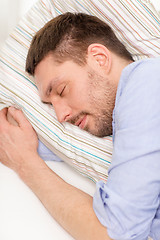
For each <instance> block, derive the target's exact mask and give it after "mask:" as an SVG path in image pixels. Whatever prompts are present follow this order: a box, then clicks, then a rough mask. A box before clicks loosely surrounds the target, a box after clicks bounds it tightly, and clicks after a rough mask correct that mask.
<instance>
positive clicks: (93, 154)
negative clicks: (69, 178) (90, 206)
mask: <svg viewBox="0 0 160 240" xmlns="http://www.w3.org/2000/svg"><path fill="white" fill-rule="evenodd" d="M0 92H1V94H2V95H3V96H5V97H7V98H9V99H10V100H12V101H13V102H15V103H16V104H17V105H18V106H20V104H19V103H17V101H16V100H15V99H13V98H12V97H9V96H7V95H6V94H4V93H3V92H2V91H0ZM20 107H21V108H22V109H25V111H26V112H28V114H29V115H31V116H32V117H33V118H35V119H36V121H38V122H39V123H40V124H42V125H43V126H44V127H45V128H47V129H48V130H49V131H50V132H52V134H54V135H55V136H56V137H57V138H58V139H59V140H60V141H61V142H63V143H65V144H67V145H69V146H72V147H73V148H75V149H77V150H79V151H81V152H84V153H86V154H88V155H91V156H92V157H95V158H98V159H100V160H102V161H104V162H107V163H109V164H110V162H109V161H107V160H105V159H103V158H100V157H98V156H96V155H94V154H92V153H90V152H87V151H85V150H83V149H81V148H79V147H76V146H75V145H72V144H71V143H69V142H67V141H65V140H63V139H62V138H60V137H59V136H58V135H57V134H56V133H55V132H53V131H52V130H51V129H50V128H48V127H47V126H46V125H45V124H44V123H42V122H41V121H40V120H39V119H37V118H36V117H35V116H34V115H33V114H32V113H31V112H29V111H28V110H27V109H26V108H24V107H22V106H20Z"/></svg>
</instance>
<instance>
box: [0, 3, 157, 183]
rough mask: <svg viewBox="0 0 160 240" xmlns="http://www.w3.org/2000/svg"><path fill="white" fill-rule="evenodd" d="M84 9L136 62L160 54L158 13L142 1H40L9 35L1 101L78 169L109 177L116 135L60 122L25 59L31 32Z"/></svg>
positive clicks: (0, 68) (0, 69)
mask: <svg viewBox="0 0 160 240" xmlns="http://www.w3.org/2000/svg"><path fill="white" fill-rule="evenodd" d="M66 11H71V12H85V13H88V14H92V15H96V16H97V17H99V18H101V19H102V20H104V21H105V22H107V23H108V24H109V25H110V26H111V27H112V28H113V29H114V31H115V33H116V34H117V36H118V37H119V39H120V40H121V41H122V42H123V43H124V44H125V46H126V47H127V49H128V50H129V51H130V52H131V53H132V54H133V56H134V58H135V60H136V59H141V58H144V57H156V56H158V55H159V53H160V37H159V36H160V17H159V16H158V13H157V12H156V11H155V9H154V8H153V6H152V5H151V4H150V3H149V1H142V0H134V1H133V0H117V1H115V0H108V1H105V0H92V1H91V0H79V1H77V0H76V1H75V0H65V1H63V4H62V1H59V0H39V1H38V2H37V3H36V4H35V5H34V6H33V7H32V9H31V10H30V11H29V12H28V13H27V15H26V16H25V17H24V18H23V19H22V20H21V21H20V23H19V24H18V26H17V27H16V28H15V29H14V31H13V33H12V34H11V35H10V37H9V38H8V40H7V41H6V44H5V46H4V48H3V49H2V51H1V56H0V103H1V106H10V105H15V106H16V107H19V108H20V109H22V110H23V112H24V113H25V115H26V117H27V118H28V119H29V121H30V122H31V123H32V125H33V127H34V128H35V130H36V131H37V133H38V136H39V139H40V140H41V141H42V142H43V143H44V144H45V145H46V146H47V147H48V148H49V149H51V150H52V151H53V152H54V153H55V154H57V156H59V157H60V158H62V159H63V160H64V161H66V162H67V163H68V164H70V165H71V166H73V167H74V168H75V169H76V170H77V171H79V172H80V173H82V174H84V175H85V176H87V177H89V178H91V179H92V180H93V181H95V182H96V181H99V180H103V181H106V179H107V174H108V167H109V165H110V162H111V155H112V138H111V137H106V138H97V137H94V136H92V135H90V134H88V133H86V132H84V131H82V130H80V129H79V128H77V127H75V126H72V125H70V124H67V123H65V124H60V123H59V122H58V121H57V119H56V117H55V113H54V110H53V108H52V107H51V106H46V105H44V104H43V103H42V102H41V101H40V98H39V95H38V91H37V88H36V86H35V84H34V81H33V79H32V78H31V77H30V76H28V75H27V74H26V73H25V71H24V69H25V59H26V55H27V51H28V48H29V45H30V42H31V39H32V37H33V35H34V34H35V33H36V32H37V31H38V30H39V29H40V28H41V27H42V26H43V25H44V24H45V23H46V22H47V21H49V20H50V19H51V18H53V17H55V16H57V15H59V14H60V13H64V12H66Z"/></svg>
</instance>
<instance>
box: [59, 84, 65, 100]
mask: <svg viewBox="0 0 160 240" xmlns="http://www.w3.org/2000/svg"><path fill="white" fill-rule="evenodd" d="M65 88H66V86H64V87H63V89H62V91H61V92H60V94H59V95H60V96H61V97H62V96H63V93H64V90H65Z"/></svg>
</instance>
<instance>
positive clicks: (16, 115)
mask: <svg viewBox="0 0 160 240" xmlns="http://www.w3.org/2000/svg"><path fill="white" fill-rule="evenodd" d="M8 115H10V116H11V117H12V118H13V119H14V121H16V123H17V124H18V126H19V127H23V126H24V125H28V124H29V122H28V120H27V119H26V117H25V116H24V114H23V113H22V111H21V110H19V109H16V108H14V107H9V108H8ZM17 124H14V125H17Z"/></svg>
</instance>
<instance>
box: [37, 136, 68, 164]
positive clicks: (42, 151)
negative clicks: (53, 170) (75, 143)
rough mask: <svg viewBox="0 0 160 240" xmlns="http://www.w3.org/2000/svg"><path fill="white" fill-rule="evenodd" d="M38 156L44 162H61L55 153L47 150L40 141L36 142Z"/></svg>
mask: <svg viewBox="0 0 160 240" xmlns="http://www.w3.org/2000/svg"><path fill="white" fill-rule="evenodd" d="M37 151H38V154H39V156H40V157H41V158H42V159H43V160H44V161H56V162H63V161H62V159H61V158H59V157H58V156H57V155H56V154H55V153H53V152H52V151H51V150H50V149H49V148H47V147H46V146H45V145H44V144H43V143H42V142H41V141H40V140H39V142H38V150H37Z"/></svg>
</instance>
